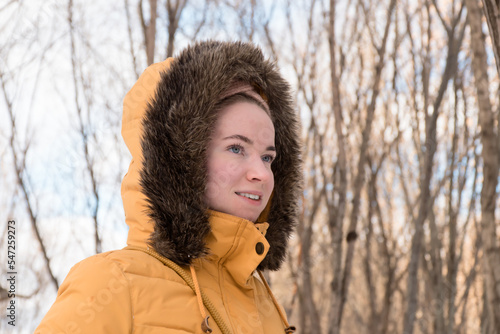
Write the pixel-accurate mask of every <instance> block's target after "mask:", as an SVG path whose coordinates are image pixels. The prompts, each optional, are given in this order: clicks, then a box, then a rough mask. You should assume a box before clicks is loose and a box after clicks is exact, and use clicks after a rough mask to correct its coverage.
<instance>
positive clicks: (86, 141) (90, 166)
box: [68, 0, 102, 254]
mask: <svg viewBox="0 0 500 334" xmlns="http://www.w3.org/2000/svg"><path fill="white" fill-rule="evenodd" d="M68 24H69V35H70V50H71V68H72V75H73V87H74V96H75V108H76V112H77V116H78V131H79V133H80V135H81V138H82V145H83V153H84V157H85V165H86V170H87V172H88V175H89V179H90V183H91V193H92V197H93V203H91V204H90V206H91V216H92V220H93V222H94V243H95V252H96V254H97V253H100V252H101V251H102V242H101V237H100V235H99V221H98V215H99V208H100V199H99V181H98V180H97V177H96V172H95V164H94V157H93V156H92V154H91V152H90V150H91V149H90V140H91V139H92V140H93V141H94V142H95V141H96V138H95V136H92V135H89V133H95V132H93V131H91V130H90V129H88V128H86V126H85V120H84V111H83V108H82V105H81V104H82V102H81V101H80V90H79V83H80V82H82V83H83V85H84V86H85V83H84V82H83V81H84V79H83V76H82V74H81V73H82V71H81V70H79V64H78V60H77V54H76V46H75V43H76V41H75V28H74V21H73V0H69V2H68ZM85 98H86V99H85V102H86V106H87V119H90V113H91V110H90V109H91V105H92V96H91V94H86V95H85ZM89 126H90V125H89Z"/></svg>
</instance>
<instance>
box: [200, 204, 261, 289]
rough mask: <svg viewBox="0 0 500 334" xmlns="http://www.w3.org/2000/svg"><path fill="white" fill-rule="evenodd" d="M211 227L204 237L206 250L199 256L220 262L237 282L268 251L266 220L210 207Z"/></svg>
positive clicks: (244, 278)
mask: <svg viewBox="0 0 500 334" xmlns="http://www.w3.org/2000/svg"><path fill="white" fill-rule="evenodd" d="M209 214H210V217H209V222H210V227H211V231H210V233H209V234H208V236H207V238H206V245H207V248H208V249H209V254H208V256H206V257H205V258H204V259H200V260H199V261H200V264H201V265H204V263H203V262H204V261H209V262H211V263H216V264H217V265H218V266H222V267H223V268H224V269H225V270H226V271H227V272H228V273H229V275H230V276H231V277H232V278H233V279H234V281H235V282H236V283H237V284H239V285H242V286H244V285H246V284H247V281H248V279H249V278H250V276H251V275H252V274H253V272H254V271H255V270H256V269H257V267H258V266H259V264H260V263H261V262H262V261H263V260H264V258H265V257H266V254H267V253H268V251H269V243H268V241H267V240H266V238H265V234H266V231H267V228H268V227H269V224H268V223H258V224H255V223H253V222H251V221H249V220H246V219H243V218H240V217H236V216H232V215H229V214H226V213H222V212H217V211H209Z"/></svg>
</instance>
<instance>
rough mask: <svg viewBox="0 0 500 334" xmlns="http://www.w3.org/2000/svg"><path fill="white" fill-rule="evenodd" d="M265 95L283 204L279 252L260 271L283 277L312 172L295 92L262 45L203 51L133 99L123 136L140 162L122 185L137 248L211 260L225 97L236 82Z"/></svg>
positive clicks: (162, 68)
mask: <svg viewBox="0 0 500 334" xmlns="http://www.w3.org/2000/svg"><path fill="white" fill-rule="evenodd" d="M236 81H238V82H246V83H249V84H251V85H254V86H257V87H259V88H260V92H259V93H260V94H261V95H262V96H263V97H264V98H265V99H266V100H267V102H268V105H269V108H270V111H271V119H272V121H273V123H274V127H275V131H276V133H275V145H276V150H277V158H276V160H275V161H274V162H273V164H272V170H273V173H274V181H275V185H274V191H273V196H272V198H271V200H270V203H268V208H267V209H266V210H265V211H266V212H265V213H264V214H263V215H261V218H260V219H259V220H262V221H267V222H268V223H269V228H268V230H267V234H266V239H267V240H268V242H269V244H270V250H269V252H268V254H267V256H266V257H265V259H264V260H263V261H262V262H261V264H260V266H259V268H260V269H270V270H277V269H278V268H279V267H280V265H281V263H282V262H283V260H284V258H285V255H286V247H287V242H288V238H289V236H290V234H291V232H292V230H293V227H294V226H295V224H296V222H297V219H298V217H297V215H298V202H299V196H300V191H301V181H302V170H301V153H300V139H299V133H300V132H299V123H298V119H297V114H296V111H295V108H294V105H293V102H292V97H291V93H290V87H289V85H288V84H287V82H286V81H285V80H284V79H283V78H282V77H281V75H280V74H279V72H278V69H277V68H276V66H275V64H274V63H273V62H270V61H269V60H266V59H265V58H264V56H263V54H262V52H261V51H260V50H259V49H258V48H257V47H255V46H254V45H252V44H248V43H242V42H216V41H208V42H201V43H197V44H195V45H193V46H190V47H188V48H187V49H185V50H184V51H182V52H181V53H180V54H179V55H178V56H177V57H176V58H169V59H167V60H166V61H164V62H161V63H157V64H153V65H151V66H150V67H148V68H147V69H146V71H145V72H144V73H143V74H142V75H141V77H140V78H139V80H138V81H137V82H136V84H135V85H134V86H133V87H132V89H131V90H130V91H129V93H128V94H127V96H126V97H125V100H124V112H123V124H122V136H123V138H124V140H125V142H126V144H127V146H128V148H129V150H130V152H131V154H132V157H133V159H132V162H131V165H130V168H129V171H128V173H127V175H126V176H125V178H124V180H123V183H122V198H123V203H124V208H125V214H126V221H127V224H128V225H129V227H130V231H129V237H128V244H129V245H134V246H142V247H146V245H149V246H150V247H152V248H154V250H155V251H156V252H158V253H159V254H161V255H163V256H165V257H167V258H169V259H171V260H172V261H174V262H176V263H178V264H180V265H188V264H191V262H192V261H193V259H196V258H200V257H203V256H205V255H206V254H208V253H209V252H210V250H209V249H206V245H205V238H206V236H207V235H208V233H209V232H210V224H209V222H208V215H209V213H208V212H207V209H208V208H207V206H206V204H205V202H204V190H205V186H206V148H207V146H208V143H209V140H210V136H211V132H212V130H213V129H214V126H215V122H216V120H217V112H216V110H215V109H214V107H215V105H216V103H217V102H218V100H219V97H220V96H221V94H222V93H223V92H225V91H226V90H227V89H228V88H229V87H230V86H231V84H232V83H234V82H236Z"/></svg>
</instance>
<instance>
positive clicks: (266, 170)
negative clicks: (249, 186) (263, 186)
mask: <svg viewBox="0 0 500 334" xmlns="http://www.w3.org/2000/svg"><path fill="white" fill-rule="evenodd" d="M247 166H248V169H247V179H248V180H249V181H252V182H269V181H270V180H271V179H272V177H273V171H272V170H271V167H270V165H269V164H267V163H265V162H264V161H262V159H261V157H260V156H257V157H252V159H250V161H248V165H247Z"/></svg>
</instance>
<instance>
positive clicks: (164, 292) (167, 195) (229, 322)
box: [36, 41, 302, 334]
mask: <svg viewBox="0 0 500 334" xmlns="http://www.w3.org/2000/svg"><path fill="white" fill-rule="evenodd" d="M291 100H292V99H291V95H290V89H289V86H288V84H287V83H286V82H285V81H284V80H283V78H282V77H281V76H280V74H279V73H278V70H277V69H276V67H275V65H274V64H273V63H271V62H270V61H269V60H266V59H265V58H264V57H263V55H262V53H261V51H260V50H259V49H258V48H256V47H254V46H253V45H251V44H246V43H240V42H236V43H228V42H216V41H209V42H202V43H198V44H195V45H193V46H191V47H188V48H187V49H185V50H184V51H183V52H181V54H180V55H179V56H178V57H177V58H175V59H167V60H166V61H164V62H161V63H158V64H154V65H151V66H150V67H148V69H146V71H145V72H144V73H143V74H142V75H141V77H140V78H139V80H138V81H137V82H136V84H135V85H134V86H133V87H132V89H131V90H130V91H129V93H128V94H127V96H126V97H125V101H124V112H123V124H122V135H123V138H124V140H125V143H126V144H127V146H128V148H129V150H130V152H131V154H132V162H131V164H130V167H129V171H128V173H127V175H126V176H125V177H124V179H123V183H122V198H123V205H124V209H125V216H126V222H127V224H128V225H129V228H130V229H129V234H128V240H127V244H128V246H127V247H126V248H124V249H122V250H118V251H112V252H107V253H103V254H98V255H95V256H93V257H90V258H88V259H86V260H84V261H82V262H80V263H79V264H77V265H75V266H74V267H73V268H72V269H71V271H70V273H69V274H68V276H67V277H66V279H65V281H64V282H63V284H62V285H61V287H60V289H59V292H58V295H57V299H56V301H55V303H54V305H53V306H52V308H51V309H50V310H49V312H48V313H47V315H46V316H45V318H44V319H43V320H42V323H41V324H40V325H39V327H38V328H37V330H36V333H59V332H68V333H73V332H74V333H101V332H102V333H104V332H105V333H131V332H134V333H210V332H212V333H273V334H275V333H292V332H293V327H291V326H289V324H288V322H287V320H286V317H285V315H284V313H283V312H282V310H281V308H280V307H279V306H278V305H277V302H276V301H275V299H274V297H273V296H272V294H271V292H270V290H269V288H268V286H267V283H265V280H264V278H263V276H262V274H260V271H261V270H277V269H279V267H280V265H281V263H282V262H283V260H284V258H285V255H286V247H287V240H288V237H289V235H290V233H291V232H292V228H293V226H294V225H295V223H296V220H297V211H298V210H297V205H298V196H299V195H300V183H301V177H302V173H301V168H300V165H301V161H300V145H299V130H298V121H297V116H296V115H295V112H294V109H293V105H292V102H291Z"/></svg>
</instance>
